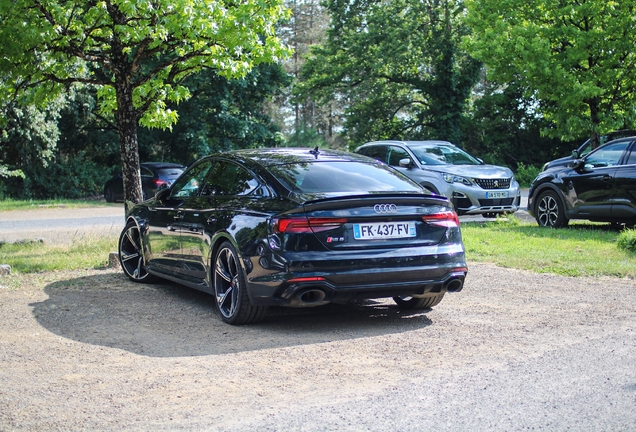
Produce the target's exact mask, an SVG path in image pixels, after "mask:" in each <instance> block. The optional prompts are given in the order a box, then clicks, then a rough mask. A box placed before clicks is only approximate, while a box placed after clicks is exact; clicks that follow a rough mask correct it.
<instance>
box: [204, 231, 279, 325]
mask: <svg viewBox="0 0 636 432" xmlns="http://www.w3.org/2000/svg"><path fill="white" fill-rule="evenodd" d="M213 271H214V277H213V278H212V280H213V283H214V294H215V299H216V306H217V308H218V310H219V313H220V314H221V319H222V320H223V321H224V322H226V323H228V324H236V325H239V324H254V323H257V322H259V321H261V320H262V319H263V318H264V316H265V312H266V311H267V306H254V305H252V304H251V303H250V300H249V298H248V295H247V288H246V283H245V275H244V273H243V268H242V267H241V264H240V261H239V256H238V253H237V252H236V249H235V248H234V246H233V245H232V244H231V243H230V242H227V241H226V242H223V244H221V246H220V247H219V250H218V252H217V253H216V256H215V259H214V268H213Z"/></svg>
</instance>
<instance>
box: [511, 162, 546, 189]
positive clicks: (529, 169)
mask: <svg viewBox="0 0 636 432" xmlns="http://www.w3.org/2000/svg"><path fill="white" fill-rule="evenodd" d="M540 172H541V168H540V167H536V166H534V165H526V164H524V163H522V162H520V163H519V165H517V172H516V173H515V178H516V179H517V181H518V182H519V185H521V187H523V188H527V187H530V183H532V180H534V179H535V177H536V176H537V175H539V173H540Z"/></svg>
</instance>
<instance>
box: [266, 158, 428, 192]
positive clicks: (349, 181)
mask: <svg viewBox="0 0 636 432" xmlns="http://www.w3.org/2000/svg"><path fill="white" fill-rule="evenodd" d="M268 170H269V171H270V172H271V173H272V174H273V175H274V177H276V178H277V179H278V180H279V181H280V182H281V183H283V184H284V185H285V186H287V188H288V189H290V190H291V191H294V192H299V193H323V192H324V193H327V192H355V193H368V192H383V191H401V192H422V188H421V187H420V186H419V185H418V184H417V183H415V182H413V181H411V180H409V179H408V178H406V177H404V176H403V175H401V174H400V173H398V172H396V171H394V170H392V169H391V168H387V167H386V166H384V165H379V164H378V165H373V164H366V163H362V162H344V161H338V162H335V161H330V162H321V161H317V162H311V163H294V164H285V165H275V166H270V167H268Z"/></svg>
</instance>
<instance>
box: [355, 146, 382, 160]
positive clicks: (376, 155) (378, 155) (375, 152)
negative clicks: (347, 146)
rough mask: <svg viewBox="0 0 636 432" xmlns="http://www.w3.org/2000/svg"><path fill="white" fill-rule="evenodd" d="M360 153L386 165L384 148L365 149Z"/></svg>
mask: <svg viewBox="0 0 636 432" xmlns="http://www.w3.org/2000/svg"><path fill="white" fill-rule="evenodd" d="M360 153H361V154H363V155H365V156H369V157H372V158H373V159H376V160H379V161H380V162H384V163H386V146H372V147H367V148H364V149H362V151H361V152H360Z"/></svg>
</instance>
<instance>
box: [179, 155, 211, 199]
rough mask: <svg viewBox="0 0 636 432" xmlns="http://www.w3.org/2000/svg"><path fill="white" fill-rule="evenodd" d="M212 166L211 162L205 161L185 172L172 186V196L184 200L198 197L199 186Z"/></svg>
mask: <svg viewBox="0 0 636 432" xmlns="http://www.w3.org/2000/svg"><path fill="white" fill-rule="evenodd" d="M213 165H214V164H213V162H212V161H205V162H202V163H200V164H198V165H196V166H194V167H193V168H192V169H191V170H189V171H188V172H186V173H185V174H184V175H183V176H181V177H180V178H179V179H178V180H177V181H176V182H175V183H174V185H173V186H172V196H173V197H178V198H185V197H193V196H197V195H199V191H200V190H201V185H203V181H204V180H205V177H206V176H207V174H208V172H210V169H211V168H212V166H213Z"/></svg>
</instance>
